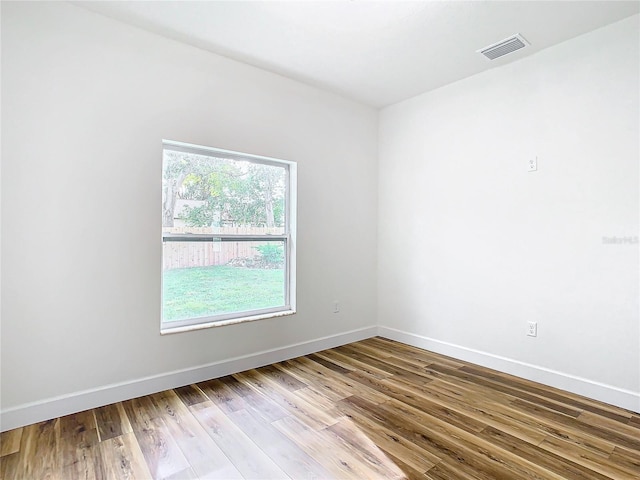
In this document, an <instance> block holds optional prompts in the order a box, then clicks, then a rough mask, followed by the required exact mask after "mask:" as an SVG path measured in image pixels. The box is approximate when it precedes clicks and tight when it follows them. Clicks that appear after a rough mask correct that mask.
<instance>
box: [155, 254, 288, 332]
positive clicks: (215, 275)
mask: <svg viewBox="0 0 640 480" xmlns="http://www.w3.org/2000/svg"><path fill="white" fill-rule="evenodd" d="M162 290H163V292H162V299H163V306H162V315H163V319H164V321H165V322H170V321H175V320H184V319H186V318H194V317H205V316H209V315H218V314H223V313H231V312H239V311H247V310H256V309H259V308H269V307H278V306H282V305H284V270H282V269H261V268H238V267H228V266H225V265H220V266H214V267H195V268H178V269H174V270H166V271H165V272H164V273H163V282H162Z"/></svg>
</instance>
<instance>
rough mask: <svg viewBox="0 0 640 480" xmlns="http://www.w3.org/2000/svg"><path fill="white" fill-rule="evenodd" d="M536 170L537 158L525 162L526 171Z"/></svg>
mask: <svg viewBox="0 0 640 480" xmlns="http://www.w3.org/2000/svg"><path fill="white" fill-rule="evenodd" d="M536 170H538V157H533V158H530V159H529V162H527V171H528V172H535V171H536Z"/></svg>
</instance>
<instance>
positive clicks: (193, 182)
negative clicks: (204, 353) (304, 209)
mask: <svg viewBox="0 0 640 480" xmlns="http://www.w3.org/2000/svg"><path fill="white" fill-rule="evenodd" d="M162 156H163V158H162V323H161V331H162V333H171V332H177V331H183V330H191V329H194V328H204V327H211V326H218V325H226V324H230V323H237V322H241V321H249V320H258V319H262V318H268V317H274V316H278V315H287V314H291V313H295V211H296V209H295V185H296V164H295V163H294V162H288V161H284V160H276V159H273V158H266V157H259V156H256V155H248V154H244V153H237V152H230V151H226V150H219V149H215V148H209V147H201V146H196V145H188V144H184V143H178V142H171V141H164V142H163V155H162Z"/></svg>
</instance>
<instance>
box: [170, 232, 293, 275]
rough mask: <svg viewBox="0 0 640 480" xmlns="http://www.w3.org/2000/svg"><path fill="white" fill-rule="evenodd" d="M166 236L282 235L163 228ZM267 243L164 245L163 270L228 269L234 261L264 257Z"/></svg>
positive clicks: (171, 243)
mask: <svg viewBox="0 0 640 480" xmlns="http://www.w3.org/2000/svg"><path fill="white" fill-rule="evenodd" d="M162 231H163V233H187V232H188V233H210V234H243V233H244V234H246V233H250V234H253V235H265V234H279V233H281V229H277V228H276V229H273V228H271V229H269V228H261V227H214V228H212V227H202V228H193V227H163V229H162ZM265 243H266V242H163V243H162V259H163V265H162V268H163V270H171V269H174V268H189V267H209V266H212V265H226V264H227V263H229V262H230V261H232V260H234V259H254V258H256V257H259V256H260V253H259V252H258V250H257V249H256V247H257V246H260V245H264V244H265Z"/></svg>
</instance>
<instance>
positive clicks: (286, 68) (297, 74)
mask: <svg viewBox="0 0 640 480" xmlns="http://www.w3.org/2000/svg"><path fill="white" fill-rule="evenodd" d="M73 3H75V4H77V5H81V6H83V7H85V8H87V9H90V10H93V11H94V12H97V13H101V14H104V15H107V16H109V17H112V18H114V19H117V20H121V21H123V22H126V23H129V24H131V25H136V26H138V27H142V28H144V29H146V30H149V31H152V32H155V33H158V34H160V35H164V36H166V37H169V38H172V39H175V40H179V41H181V42H184V43H187V44H191V45H194V46H197V47H200V48H203V49H206V50H209V51H211V52H215V53H218V54H221V55H224V56H227V57H229V58H233V59H236V60H239V61H242V62H245V63H248V64H251V65H255V66H257V67H260V68H263V69H266V70H270V71H272V72H275V73H278V74H281V75H284V76H287V77H290V78H293V79H296V80H300V81H302V82H306V83H308V84H311V85H315V86H317V87H321V88H324V89H326V90H330V91H333V92H336V93H338V94H341V95H343V96H345V97H348V98H351V99H354V100H357V101H360V102H362V103H365V104H368V105H371V106H374V107H383V106H386V105H390V104H392V103H396V102H398V101H401V100H404V99H406V98H410V97H412V96H415V95H418V94H420V93H423V92H425V91H428V90H432V89H434V88H438V87H440V86H443V85H446V84H448V83H451V82H454V81H456V80H460V79H462V78H465V77H468V76H470V75H474V74H476V73H479V72H481V71H483V70H487V69H489V68H492V67H494V66H497V65H502V64H504V63H506V62H511V61H513V60H517V59H519V58H522V57H524V56H528V55H531V54H532V53H535V52H537V51H539V50H541V49H543V48H546V47H549V46H551V45H554V44H556V43H559V42H562V41H564V40H567V39H569V38H572V37H575V36H577V35H580V34H582V33H586V32H589V31H591V30H594V29H596V28H599V27H601V26H604V25H607V24H609V23H612V22H615V21H618V20H621V19H623V18H625V17H628V16H630V15H633V14H636V13H638V12H639V11H640V8H639V7H640V2H638V1H533V2H529V1H453V0H451V1H422V2H408V1H395V2H394V1H373V2H368V1H344V0H343V1H299V2H281V1H267V2H264V1H195V2H192V1H160V2H156V1H134V2H131V1H119V2H115V1H113V2H102V1H98V2H94V1H90V2H85V1H81V2H73ZM514 33H520V34H522V36H523V37H524V38H525V39H527V40H528V41H529V42H530V44H531V46H530V47H527V48H524V49H522V50H519V51H517V52H515V53H512V54H509V55H507V56H505V57H502V58H500V59H497V60H493V61H490V60H487V59H486V58H484V57H483V56H481V55H480V54H478V53H476V50H478V49H480V48H482V47H485V46H487V45H489V44H492V43H495V42H497V41H499V40H502V39H504V38H505V37H508V36H510V35H512V34H514Z"/></svg>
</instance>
